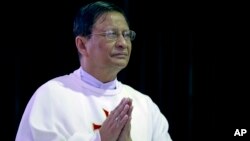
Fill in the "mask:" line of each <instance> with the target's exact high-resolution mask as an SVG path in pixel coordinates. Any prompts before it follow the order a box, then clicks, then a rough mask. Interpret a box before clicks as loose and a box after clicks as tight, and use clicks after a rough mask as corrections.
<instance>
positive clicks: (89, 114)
mask: <svg viewBox="0 0 250 141" xmlns="http://www.w3.org/2000/svg"><path fill="white" fill-rule="evenodd" d="M116 86H117V88H116V89H113V90H111V89H108V90H103V89H99V88H96V87H93V86H91V85H89V84H87V83H85V82H84V81H82V80H81V79H80V69H78V70H75V71H74V72H73V73H71V74H69V75H64V76H60V77H57V78H54V79H52V80H49V81H48V82H46V83H45V84H43V85H42V86H41V87H39V88H38V89H37V90H36V92H35V93H34V95H33V96H32V98H31V99H30V101H29V103H28V105H27V107H26V109H25V112H24V114H23V117H22V119H21V122H20V125H19V128H18V132H17V135H16V141H101V139H100V135H99V130H98V128H97V129H94V125H97V126H99V125H100V126H101V124H102V122H103V121H104V120H105V119H106V117H107V114H108V113H109V112H110V111H112V110H113V109H114V108H115V107H116V106H117V105H118V104H119V103H120V101H121V99H122V98H124V97H130V98H131V99H132V100H133V112H132V120H131V138H132V140H133V141H171V137H170V135H169V132H168V129H169V124H168V121H167V119H166V118H165V117H164V116H163V114H162V113H161V112H160V110H159V108H158V107H157V105H156V104H155V103H154V102H153V101H152V100H151V99H150V98H149V97H148V96H147V95H144V94H142V93H140V92H139V91H137V90H135V89H133V88H131V87H130V86H128V85H125V84H122V83H121V82H119V81H117V84H116ZM105 112H106V113H105Z"/></svg>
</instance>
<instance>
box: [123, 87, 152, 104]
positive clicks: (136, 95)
mask: <svg viewBox="0 0 250 141" xmlns="http://www.w3.org/2000/svg"><path fill="white" fill-rule="evenodd" d="M122 85H123V91H124V92H125V93H126V94H127V95H129V97H131V98H133V99H134V100H137V101H143V102H146V103H148V104H152V103H153V101H152V99H151V98H150V97H149V96H148V95H147V94H145V93H142V92H140V91H139V90H137V89H135V88H133V87H131V86H129V85H127V84H122Z"/></svg>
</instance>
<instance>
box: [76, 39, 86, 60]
mask: <svg viewBox="0 0 250 141" xmlns="http://www.w3.org/2000/svg"><path fill="white" fill-rule="evenodd" d="M86 43H87V39H86V38H85V37H83V36H77V37H76V38H75V44H76V47H77V50H78V52H79V53H80V54H81V55H82V56H87V55H88V52H87V48H86Z"/></svg>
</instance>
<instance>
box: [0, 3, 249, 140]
mask: <svg viewBox="0 0 250 141" xmlns="http://www.w3.org/2000/svg"><path fill="white" fill-rule="evenodd" d="M92 1H93V0H92ZM108 1H110V2H114V3H115V4H117V5H118V6H120V7H122V8H123V9H125V11H126V12H127V14H128V19H129V21H130V27H131V29H133V30H134V31H136V33H137V36H136V39H135V40H134V41H133V49H132V56H131V59H130V63H129V65H128V67H127V68H126V69H124V70H122V71H121V72H120V74H119V75H118V79H119V80H120V81H122V82H123V83H126V84H128V85H130V86H132V87H134V88H135V89H137V90H139V91H141V92H142V93H145V94H147V95H149V96H150V97H151V98H152V100H153V101H154V102H155V103H156V104H157V105H158V106H159V108H160V110H161V111H162V113H163V114H164V115H165V116H166V118H167V119H168V121H169V125H170V128H169V132H170V135H171V137H172V138H173V140H174V141H193V140H199V141H200V140H202V141H204V140H215V139H217V138H215V137H216V136H218V135H222V132H221V131H222V130H223V131H225V132H224V133H225V136H231V135H228V134H233V133H234V131H235V128H241V127H242V128H243V127H244V126H242V125H244V124H242V123H240V124H239V123H238V122H237V123H232V122H230V124H231V126H228V124H227V123H226V122H218V121H224V119H222V118H220V116H219V115H223V114H224V113H227V111H228V110H227V108H225V107H223V108H225V109H222V108H219V106H218V104H220V103H221V102H223V100H222V98H221V97H220V96H218V95H216V93H217V92H218V91H215V89H216V88H215V83H216V82H217V83H218V81H217V80H215V62H216V58H215V50H214V42H213V41H214V39H215V38H216V37H217V36H216V35H218V34H219V33H215V32H214V29H213V28H214V24H215V23H214V22H215V20H211V19H212V17H211V16H212V15H211V12H212V11H213V10H211V9H210V8H207V6H208V5H207V4H204V3H197V2H195V3H194V2H173V1H166V2H161V1H157V0H156V1H154V2H152V1H138V0H108ZM89 2H91V0H64V1H58V2H52V1H50V2H49V1H33V2H28V1H27V2H25V1H21V2H19V1H16V2H13V1H12V2H11V1H10V2H8V3H5V4H4V5H3V4H2V6H3V7H6V8H5V10H1V17H2V23H1V25H2V26H1V28H2V34H4V37H3V36H2V39H1V40H2V41H3V42H2V45H1V50H2V51H1V56H0V57H1V75H2V76H1V81H2V83H1V84H2V86H1V87H2V92H1V94H2V96H1V105H0V106H1V113H2V114H1V120H0V121H1V122H0V124H1V128H2V129H3V132H2V133H1V134H3V136H6V138H7V140H14V139H15V135H16V132H17V128H18V125H19V122H20V120H21V117H22V114H23V112H24V109H25V107H26V104H27V102H28V101H29V99H30V97H31V96H32V94H33V93H34V91H35V90H36V89H37V88H38V87H39V86H40V85H41V84H43V83H45V82H46V81H48V80H49V79H51V78H54V77H57V76H60V75H64V74H68V73H71V72H72V71H73V70H75V69H76V68H78V67H79V60H78V55H77V50H76V47H75V45H74V39H73V34H72V23H73V16H74V14H75V12H76V10H77V9H78V8H79V7H81V6H82V5H84V4H87V3H89ZM3 84H4V85H3ZM219 92H221V91H219ZM222 93H223V92H222ZM239 113H240V112H239ZM239 113H238V114H239ZM225 120H227V119H225ZM225 125H226V126H225ZM227 127H230V128H227ZM249 131H250V130H249ZM223 135H224V134H223ZM222 137H223V136H222Z"/></svg>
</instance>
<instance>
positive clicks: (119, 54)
mask: <svg viewBox="0 0 250 141" xmlns="http://www.w3.org/2000/svg"><path fill="white" fill-rule="evenodd" d="M127 56H128V54H127V53H123V52H122V53H114V54H112V57H127Z"/></svg>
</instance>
